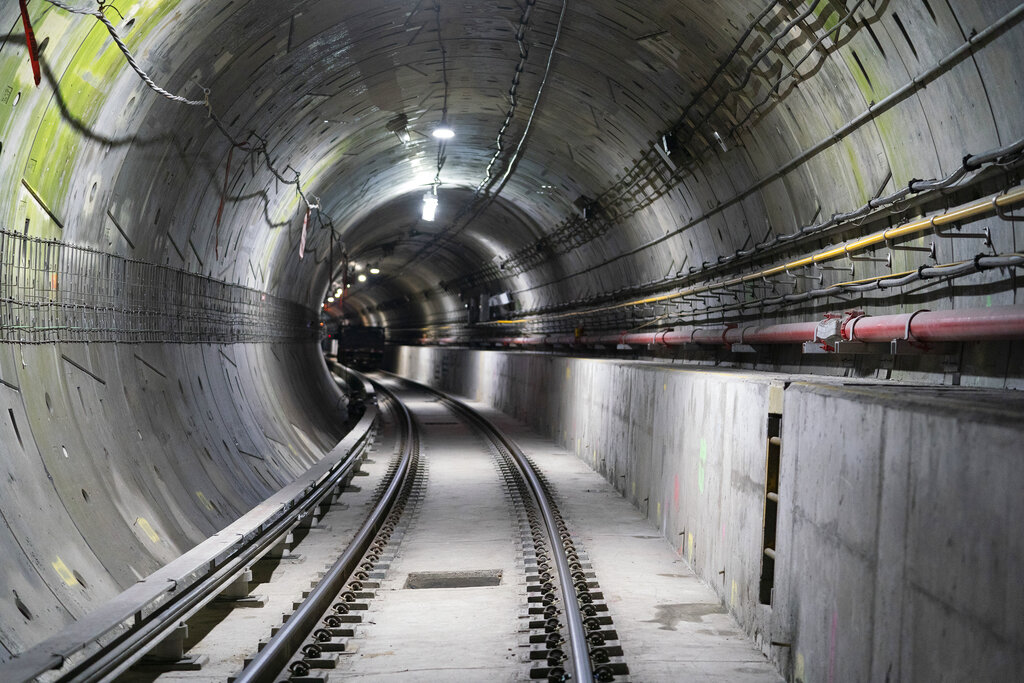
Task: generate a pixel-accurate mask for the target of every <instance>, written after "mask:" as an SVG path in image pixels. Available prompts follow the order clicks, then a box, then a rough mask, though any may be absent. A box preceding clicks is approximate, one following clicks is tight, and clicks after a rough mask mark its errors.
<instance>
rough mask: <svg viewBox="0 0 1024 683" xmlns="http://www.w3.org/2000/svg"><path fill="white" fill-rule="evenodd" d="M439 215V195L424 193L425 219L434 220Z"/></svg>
mask: <svg viewBox="0 0 1024 683" xmlns="http://www.w3.org/2000/svg"><path fill="white" fill-rule="evenodd" d="M436 215H437V197H435V196H434V195H432V194H430V193H427V194H425V195H423V220H425V221H433V220H434V216H436Z"/></svg>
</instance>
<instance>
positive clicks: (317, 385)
mask: <svg viewBox="0 0 1024 683" xmlns="http://www.w3.org/2000/svg"><path fill="white" fill-rule="evenodd" d="M4 4H5V5H6V6H5V7H3V9H2V10H0V16H2V18H3V19H4V25H6V26H7V27H8V34H7V36H6V38H5V40H4V41H3V43H2V46H0V71H2V72H3V73H2V74H0V88H2V89H0V119H2V121H0V179H2V182H3V185H4V187H5V188H7V189H6V190H5V191H4V192H2V193H0V217H2V225H0V463H2V468H0V475H4V476H0V513H2V516H3V520H4V524H3V525H2V526H0V577H2V578H0V672H2V670H3V668H4V667H5V666H9V665H14V664H17V663H18V661H19V659H20V658H21V657H22V656H23V655H25V654H26V653H31V652H33V648H37V647H38V646H39V645H40V643H44V642H46V641H47V639H51V638H54V637H59V636H60V634H62V633H66V632H67V630H68V629H69V628H73V627H74V625H75V624H76V623H78V622H80V620H82V619H83V617H85V616H86V615H88V614H89V613H90V612H92V611H93V610H96V609H98V608H101V607H102V606H104V605H106V604H108V603H110V601H112V600H115V599H116V598H117V596H119V595H120V594H122V592H123V591H126V590H128V589H129V588H131V587H132V586H133V585H135V584H136V583H138V582H140V581H143V579H144V578H145V577H147V576H149V575H151V574H153V573H154V572H157V571H158V570H160V568H161V567H165V566H166V565H168V564H169V563H172V562H173V561H175V560H176V559H177V558H179V557H180V556H182V555H183V554H185V553H186V552H187V551H189V550H190V549H192V548H194V547H196V546H197V545H198V544H201V543H202V542H203V541H204V540H205V539H207V538H209V537H211V536H213V535H215V534H216V533H217V532H218V531H220V530H222V529H225V528H226V527H228V526H229V525H231V524H232V523H233V522H235V521H236V520H238V519H240V518H243V516H244V515H246V514H247V513H248V512H249V511H251V510H253V509H255V508H257V507H258V506H259V505H260V503H261V502H262V501H264V500H267V499H268V498H270V497H271V496H273V495H274V494H275V493H276V492H278V491H280V490H282V489H283V488H284V487H285V486H286V485H288V484H289V483H290V482H293V481H296V480H297V479H298V478H300V477H302V476H303V475H304V473H307V472H309V471H311V468H315V467H316V466H317V464H318V463H320V462H322V461H323V459H324V458H325V456H326V455H327V454H328V453H330V452H331V451H332V449H334V448H335V447H336V445H337V444H338V443H339V442H342V441H343V439H344V438H346V434H348V433H349V430H351V429H352V428H353V425H354V420H352V419H349V417H350V411H349V406H350V405H351V403H352V401H354V398H352V397H349V396H347V395H346V394H347V390H345V386H344V383H343V382H339V380H338V379H337V378H336V377H335V375H333V374H332V369H335V368H336V366H335V365H334V360H333V359H334V354H336V353H338V342H339V340H340V341H341V344H342V350H344V338H345V334H346V333H351V332H352V331H353V330H360V329H377V328H379V329H381V330H383V335H385V336H384V338H385V339H386V344H384V345H383V346H382V348H381V349H379V351H380V360H379V365H380V367H381V369H382V370H385V371H389V372H391V373H395V374H397V375H398V376H401V377H405V378H408V379H412V380H415V381H418V382H420V383H422V384H425V385H429V386H432V387H435V388H438V389H443V390H445V391H448V392H451V393H453V394H456V395H459V396H462V397H466V398H468V399H471V400H473V401H475V402H477V403H478V404H479V405H480V406H486V407H487V408H488V409H490V410H493V411H496V413H495V414H500V415H504V416H506V417H507V418H508V419H510V420H515V421H517V424H520V425H522V426H523V428H524V429H528V430H530V433H531V434H533V435H535V436H537V438H543V439H546V440H547V441H545V443H549V444H550V445H551V448H554V449H560V450H559V452H562V453H565V454H566V455H570V456H572V457H573V458H574V460H573V462H574V463H576V464H577V465H578V466H580V467H583V468H585V469H586V471H587V472H588V473H589V475H588V476H593V477H595V479H594V481H598V482H599V483H600V486H601V487H603V488H604V489H605V490H607V491H608V492H610V493H611V494H612V495H613V496H614V497H615V498H616V499H618V500H620V501H621V502H622V504H623V505H624V506H625V507H624V508H623V509H624V510H627V511H628V514H630V515H636V516H637V519H642V521H643V524H644V525H646V526H645V527H644V528H646V529H647V530H648V531H649V532H650V534H652V535H653V536H656V537H657V543H659V544H660V545H661V546H663V547H664V548H665V549H667V550H666V551H667V552H671V553H673V556H674V557H675V558H676V560H675V561H677V562H679V563H680V566H681V567H685V571H686V572H689V573H691V574H692V575H693V576H694V577H696V579H697V580H699V582H700V583H701V585H702V586H703V587H704V588H703V589H704V590H707V591H709V593H708V595H711V596H713V598H709V599H710V600H712V602H713V603H714V606H715V609H716V610H717V609H720V611H721V612H722V614H724V615H728V619H730V620H731V621H730V624H732V626H731V627H730V628H734V629H735V630H736V633H738V634H740V636H741V639H742V641H743V642H744V643H745V647H749V649H750V651H751V652H753V653H754V655H756V657H757V658H760V660H763V661H764V662H765V663H766V665H767V666H768V667H769V668H770V670H772V671H774V672H775V674H774V675H776V676H781V677H782V678H784V679H786V680H789V681H801V682H807V683H809V682H811V681H828V682H829V683H832V682H833V681H866V680H873V681H882V680H885V681H899V680H921V681H926V680H927V681H931V680H1012V679H1015V678H1016V677H1017V676H1018V675H1019V672H1020V671H1021V670H1022V669H1024V626H1022V625H1024V621H1022V620H1021V618H1020V614H1021V613H1024V591H1022V588H1021V586H1022V583H1021V581H1020V576H1021V572H1022V571H1024V544H1022V541H1021V534H1020V533H1019V531H1020V526H1019V525H1020V520H1021V519H1024V503H1022V502H1021V501H1022V500H1024V498H1021V496H1020V495H1019V491H1020V490H1021V489H1022V487H1024V449H1022V448H1021V446H1020V444H1021V442H1022V438H1024V426H1022V425H1024V421H1022V419H1021V418H1022V417H1024V397H1022V394H1021V391H1020V390H1021V389H1022V388H1024V303H1022V301H1021V296H1022V291H1024V290H1022V281H1021V279H1020V277H1021V271H1020V267H1021V266H1022V265H1024V227H1022V226H1024V223H1022V221H1024V208H1022V207H1024V187H1022V180H1021V172H1022V168H1024V112H1022V105H1024V76H1022V75H1021V69H1020V64H1021V60H1022V59H1024V26H1022V20H1024V4H1019V3H1017V2H1013V1H1011V0H985V2H972V1H969V0H745V1H740V0H722V1H720V2H715V3H708V2H702V1H700V0H649V1H648V2H642V3H641V2H624V1H623V0H589V1H588V2H579V1H574V0H515V1H512V0H504V1H501V2H467V1H465V0H463V1H454V0H377V1H375V2H369V1H366V0H352V1H349V2H330V1H327V0H298V1H296V2H270V1H268V0H234V1H231V0H160V1H158V0H112V1H110V2H101V3H94V2H91V0H79V1H78V2H77V3H71V2H70V0H60V1H58V0H19V2H14V0H8V1H7V2H5V3H4ZM343 390H345V391H343ZM531 438H532V437H531ZM1015 443H1016V444H1017V445H1016V446H1014V445H1013V444H1015ZM580 476H583V475H582V474H581V475H580ZM574 481H575V480H574ZM580 481H582V480H580ZM587 481H591V480H589V479H588V480H587ZM588 486H589V485H588ZM595 486H596V484H595ZM561 487H562V488H563V489H564V488H565V485H564V484H563V485H561ZM581 490H582V489H581ZM565 495H569V494H568V493H566V494H565ZM573 495H582V494H580V492H579V491H577V492H575V493H574V494H573ZM342 499H344V495H343V496H342ZM581 509H582V508H581ZM616 509H618V508H616ZM623 514H626V513H623ZM610 523H611V522H609V524H610ZM681 571H682V570H681ZM631 580H635V581H636V582H637V583H643V582H644V581H645V580H646V578H645V576H644V574H643V573H642V572H637V574H636V576H634V577H631ZM611 609H612V611H613V612H614V609H615V605H614V604H612V605H611ZM652 618H653V619H657V617H652ZM694 619H695V620H696V621H697V622H700V620H701V618H698V617H695V618H694ZM664 630H665V629H662V631H664ZM662 635H664V634H662ZM679 638H680V640H679V642H678V644H677V645H672V646H671V647H672V651H673V652H676V654H671V653H670V652H669V651H668V650H666V651H664V652H656V653H654V654H652V655H650V656H651V657H664V658H671V657H677V656H681V655H679V654H678V652H679V651H682V650H686V647H687V645H686V643H685V642H683V640H684V639H683V637H682V636H679ZM623 642H624V643H625V645H624V647H623V649H624V651H625V655H624V656H625V658H626V660H628V659H629V657H630V650H629V647H627V645H628V641H623ZM659 642H660V641H659ZM677 648H678V649H677ZM679 649H681V650H679ZM686 651H688V650H686ZM637 656H638V658H639V655H637ZM681 666H683V668H681V669H679V670H677V671H676V673H674V674H669V673H664V674H662V675H658V676H654V675H652V679H660V680H711V678H700V677H697V676H694V677H691V678H688V677H687V675H686V674H685V672H686V671H688V669H686V668H685V665H681ZM196 675H197V676H198V677H199V678H198V679H199V680H201V679H202V674H201V673H200V674H196ZM721 675H722V676H723V678H720V679H718V680H733V679H732V678H731V677H730V675H729V674H726V673H723V674H721ZM709 676H710V674H709ZM4 677H5V678H6V676H4ZM452 679H453V680H457V679H460V678H459V676H453V678H452ZM422 680H426V679H422ZM464 680H469V679H468V678H467V679H464ZM633 680H643V678H642V677H639V676H638V677H637V678H634V679H633Z"/></svg>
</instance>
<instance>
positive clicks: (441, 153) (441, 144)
mask: <svg viewBox="0 0 1024 683" xmlns="http://www.w3.org/2000/svg"><path fill="white" fill-rule="evenodd" d="M434 19H435V20H436V23H437V46H438V47H439V48H440V49H441V79H442V81H443V82H444V100H443V102H442V105H441V121H442V122H443V123H444V124H447V123H448V51H447V50H446V49H445V47H444V40H443V39H442V37H441V2H440V0H434ZM447 147H448V141H447V140H446V139H444V138H438V145H437V173H436V174H434V191H435V192H437V187H438V186H439V185H440V184H441V171H442V170H443V169H444V163H445V161H447V160H448V157H447V156H446V155H445V151H446V150H447Z"/></svg>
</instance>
